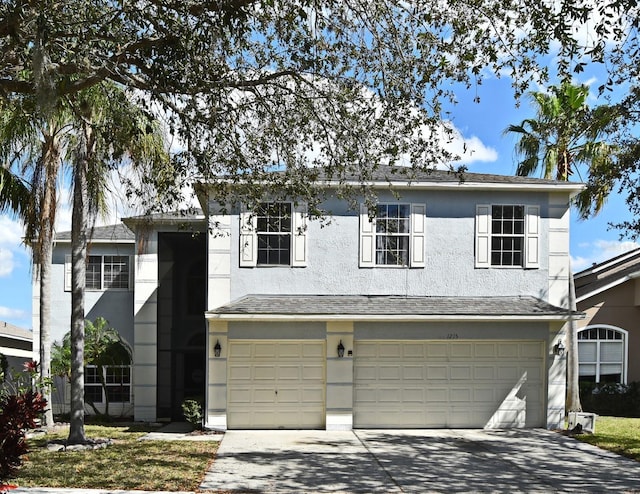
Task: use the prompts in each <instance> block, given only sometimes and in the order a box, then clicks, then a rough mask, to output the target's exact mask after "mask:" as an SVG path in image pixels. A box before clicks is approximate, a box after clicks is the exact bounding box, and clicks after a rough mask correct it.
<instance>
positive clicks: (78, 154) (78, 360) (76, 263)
mask: <svg viewBox="0 0 640 494" xmlns="http://www.w3.org/2000/svg"><path fill="white" fill-rule="evenodd" d="M69 105H70V107H71V108H72V110H73V113H74V116H75V119H76V127H75V136H76V145H75V147H74V149H73V153H72V161H73V183H74V186H73V210H72V220H71V223H72V226H71V264H72V265H71V418H70V428H69V437H68V443H70V444H78V443H83V442H86V437H85V433H84V361H85V358H84V330H85V326H84V325H85V319H84V292H85V281H86V279H85V268H86V256H87V243H88V241H89V232H88V225H89V223H90V222H91V221H93V220H95V218H96V216H97V214H99V213H100V212H104V211H105V209H106V203H105V201H104V198H105V193H106V191H107V185H106V176H107V174H108V173H109V171H110V169H111V167H112V166H115V165H116V164H117V163H119V162H121V161H123V160H130V161H131V162H132V164H133V165H135V166H136V167H139V168H144V167H152V166H162V167H164V165H166V163H167V161H168V153H167V152H166V150H165V146H164V136H163V135H162V132H161V129H160V127H159V125H158V124H157V121H155V119H154V118H153V117H152V116H151V115H149V114H148V113H146V112H144V111H143V110H142V109H141V108H139V107H138V106H136V105H135V104H134V103H133V102H132V101H131V98H130V97H129V95H128V94H126V93H125V92H124V91H123V89H122V88H121V87H119V86H117V85H115V84H110V83H102V84H100V85H97V86H94V87H93V88H91V89H89V90H86V91H84V92H83V93H80V94H78V95H77V96H76V98H74V99H73V100H69Z"/></svg>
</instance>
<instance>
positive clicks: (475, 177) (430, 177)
mask: <svg viewBox="0 0 640 494" xmlns="http://www.w3.org/2000/svg"><path fill="white" fill-rule="evenodd" d="M331 178H332V177H330V176H327V175H326V174H325V173H324V172H323V171H320V172H319V176H318V179H319V180H320V181H323V180H330V179H331ZM367 178H368V179H369V180H371V181H380V182H407V183H408V182H414V183H415V182H425V183H428V182H430V183H447V182H449V183H464V182H469V183H484V184H491V183H495V184H505V185H507V184H510V185H515V184H522V185H525V184H527V185H534V184H535V185H562V186H567V185H572V186H579V184H578V183H568V182H566V181H559V180H551V179H542V178H535V177H520V176H515V175H493V174H490V173H471V172H463V173H457V172H453V171H449V170H414V169H412V168H408V167H401V166H388V165H381V166H379V167H378V168H377V169H376V170H375V171H373V172H371V176H370V177H367ZM344 179H345V180H346V181H347V182H349V181H355V182H359V181H360V180H361V179H362V177H361V176H359V175H357V174H355V173H349V172H347V173H346V174H345V176H344Z"/></svg>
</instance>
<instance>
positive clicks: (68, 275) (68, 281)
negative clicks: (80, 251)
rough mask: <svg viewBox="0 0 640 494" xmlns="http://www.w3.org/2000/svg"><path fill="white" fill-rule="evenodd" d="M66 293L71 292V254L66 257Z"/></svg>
mask: <svg viewBox="0 0 640 494" xmlns="http://www.w3.org/2000/svg"><path fill="white" fill-rule="evenodd" d="M64 291H65V292H70V291H71V254H66V255H65V256H64Z"/></svg>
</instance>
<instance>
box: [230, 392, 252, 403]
mask: <svg viewBox="0 0 640 494" xmlns="http://www.w3.org/2000/svg"><path fill="white" fill-rule="evenodd" d="M229 400H232V401H233V402H234V403H239V404H249V403H251V391H250V390H249V389H246V388H245V389H242V388H235V389H233V390H231V391H230V392H229Z"/></svg>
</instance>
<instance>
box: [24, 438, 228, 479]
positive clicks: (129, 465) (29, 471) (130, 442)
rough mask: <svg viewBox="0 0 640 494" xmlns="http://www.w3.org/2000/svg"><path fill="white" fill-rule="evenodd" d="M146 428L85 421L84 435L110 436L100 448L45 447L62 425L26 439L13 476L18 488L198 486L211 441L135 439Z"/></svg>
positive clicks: (212, 448) (211, 449) (213, 443)
mask: <svg viewBox="0 0 640 494" xmlns="http://www.w3.org/2000/svg"><path fill="white" fill-rule="evenodd" d="M150 430H151V429H149V428H148V427H147V428H145V427H143V426H139V425H135V426H131V427H129V426H119V425H116V426H113V427H110V426H95V425H87V426H86V427H85V431H86V433H87V437H90V438H111V439H113V440H114V444H112V445H110V446H108V447H107V448H104V449H99V450H93V451H83V452H60V453H53V452H49V451H47V450H46V449H45V448H44V445H45V443H46V441H48V440H52V439H65V438H66V437H67V435H68V429H62V430H60V431H59V432H57V433H55V434H48V435H47V436H43V437H39V438H36V439H32V440H30V441H29V444H30V449H31V451H30V453H29V454H28V455H27V459H26V460H25V462H24V464H23V466H22V468H20V470H19V472H18V475H17V477H16V478H15V479H14V480H13V481H12V482H13V483H15V484H18V485H19V486H21V487H36V486H37V487H69V488H72V487H76V488H87V489H89V488H95V489H97V488H100V489H132V490H163V491H178V490H183V491H194V490H197V489H198V486H199V485H200V483H201V481H202V479H203V478H204V475H205V473H206V470H207V466H208V464H209V462H210V461H211V460H212V459H213V457H214V456H215V452H216V449H217V447H218V443H217V442H216V441H171V442H170V441H138V438H140V437H142V436H143V435H144V434H145V433H146V432H148V431H150Z"/></svg>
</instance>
